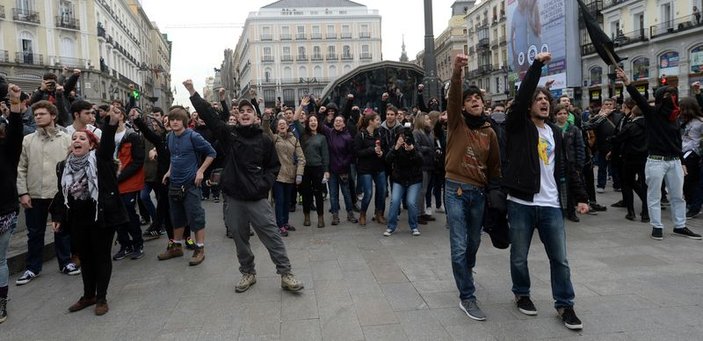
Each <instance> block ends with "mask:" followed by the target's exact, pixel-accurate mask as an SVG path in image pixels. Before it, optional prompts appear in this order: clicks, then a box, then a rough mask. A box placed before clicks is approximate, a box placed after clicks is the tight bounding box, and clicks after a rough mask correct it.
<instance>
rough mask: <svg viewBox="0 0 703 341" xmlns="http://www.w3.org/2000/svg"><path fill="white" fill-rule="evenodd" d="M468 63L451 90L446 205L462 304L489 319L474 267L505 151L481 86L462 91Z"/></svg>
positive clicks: (458, 66)
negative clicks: (478, 300)
mask: <svg viewBox="0 0 703 341" xmlns="http://www.w3.org/2000/svg"><path fill="white" fill-rule="evenodd" d="M467 64H468V57H467V56H466V55H463V54H462V55H458V56H456V58H455V60H454V65H453V73H452V79H451V85H450V89H449V98H448V103H447V105H448V107H447V119H448V122H447V149H446V158H445V167H446V179H447V180H446V183H445V186H444V190H445V202H444V204H445V210H446V212H447V225H448V226H449V245H450V249H451V260H452V272H453V274H454V281H455V282H456V286H457V289H458V290H459V299H460V302H459V308H460V309H461V310H462V311H463V312H464V313H466V315H468V316H469V317H470V318H472V319H474V320H477V321H483V320H485V319H486V315H485V314H484V313H483V311H481V308H479V306H478V304H477V303H476V295H475V292H476V287H475V285H474V278H473V268H474V266H476V253H477V252H478V248H479V245H480V244H481V226H482V225H483V212H484V206H485V202H486V195H487V192H488V191H490V190H493V189H495V188H497V187H498V185H499V183H500V150H499V146H498V138H497V136H496V134H495V131H494V130H493V129H492V128H491V124H490V123H489V122H488V121H487V117H486V116H485V115H484V103H485V102H484V100H483V95H482V94H481V90H480V89H479V88H477V87H475V86H470V87H469V88H468V89H466V90H464V91H463V92H462V85H461V84H462V70H463V69H464V67H466V65H467ZM433 150H434V149H433Z"/></svg>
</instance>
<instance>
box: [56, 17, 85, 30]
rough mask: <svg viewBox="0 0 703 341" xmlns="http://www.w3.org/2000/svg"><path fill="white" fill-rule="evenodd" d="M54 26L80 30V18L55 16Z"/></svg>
mask: <svg viewBox="0 0 703 341" xmlns="http://www.w3.org/2000/svg"><path fill="white" fill-rule="evenodd" d="M56 27H61V28H68V29H71V30H80V29H81V22H80V20H78V19H76V18H74V17H69V16H56Z"/></svg>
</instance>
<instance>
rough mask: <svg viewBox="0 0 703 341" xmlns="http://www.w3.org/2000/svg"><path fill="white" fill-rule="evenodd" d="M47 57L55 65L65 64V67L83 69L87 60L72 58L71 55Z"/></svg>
mask: <svg viewBox="0 0 703 341" xmlns="http://www.w3.org/2000/svg"><path fill="white" fill-rule="evenodd" d="M49 59H50V60H51V61H52V62H53V63H54V64H55V65H61V66H65V67H67V68H73V69H83V68H85V67H86V66H87V64H88V61H87V60H86V59H80V58H73V57H63V56H49Z"/></svg>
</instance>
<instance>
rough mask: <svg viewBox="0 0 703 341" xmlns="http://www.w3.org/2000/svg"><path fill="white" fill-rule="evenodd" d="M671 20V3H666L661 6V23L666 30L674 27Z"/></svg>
mask: <svg viewBox="0 0 703 341" xmlns="http://www.w3.org/2000/svg"><path fill="white" fill-rule="evenodd" d="M671 19H672V10H671V3H666V4H662V5H661V21H662V22H664V25H665V26H666V28H672V27H674V23H673V22H672V21H671Z"/></svg>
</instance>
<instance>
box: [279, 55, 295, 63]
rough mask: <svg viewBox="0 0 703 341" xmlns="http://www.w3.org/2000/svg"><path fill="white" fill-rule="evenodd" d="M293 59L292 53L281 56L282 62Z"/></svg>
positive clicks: (288, 61)
mask: <svg viewBox="0 0 703 341" xmlns="http://www.w3.org/2000/svg"><path fill="white" fill-rule="evenodd" d="M292 61H293V56H291V55H287V56H281V62H284V63H290V62H292Z"/></svg>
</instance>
